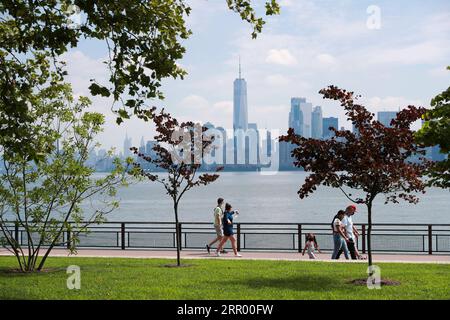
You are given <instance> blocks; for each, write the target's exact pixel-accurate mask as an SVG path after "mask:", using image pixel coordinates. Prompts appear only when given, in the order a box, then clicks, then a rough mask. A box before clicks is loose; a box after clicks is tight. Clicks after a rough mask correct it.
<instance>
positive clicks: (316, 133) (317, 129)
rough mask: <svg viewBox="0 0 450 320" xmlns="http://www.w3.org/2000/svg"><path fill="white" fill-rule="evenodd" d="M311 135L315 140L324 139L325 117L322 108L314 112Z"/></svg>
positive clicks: (317, 108)
mask: <svg viewBox="0 0 450 320" xmlns="http://www.w3.org/2000/svg"><path fill="white" fill-rule="evenodd" d="M311 129H312V130H311V131H312V132H311V134H312V138H314V139H322V136H323V116H322V107H320V106H317V107H315V108H314V110H313V112H312V119H311Z"/></svg>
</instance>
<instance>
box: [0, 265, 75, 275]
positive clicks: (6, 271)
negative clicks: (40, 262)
mask: <svg viewBox="0 0 450 320" xmlns="http://www.w3.org/2000/svg"><path fill="white" fill-rule="evenodd" d="M65 271H66V269H65V268H61V267H56V268H44V269H43V270H41V271H32V272H23V271H21V270H20V269H18V268H9V267H0V277H26V276H36V275H44V274H49V273H63V272H65Z"/></svg>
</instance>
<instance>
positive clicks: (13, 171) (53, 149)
mask: <svg viewBox="0 0 450 320" xmlns="http://www.w3.org/2000/svg"><path fill="white" fill-rule="evenodd" d="M50 74H51V75H53V76H50V78H51V79H53V81H50V83H47V85H45V86H42V87H41V88H40V90H37V91H36V92H30V96H29V97H28V100H27V115H28V117H29V119H30V120H29V121H28V123H27V124H26V129H27V130H31V132H32V133H33V139H34V141H33V146H35V147H36V148H37V149H38V150H41V151H42V152H40V153H41V155H40V157H41V161H38V162H36V161H34V160H33V158H32V157H29V156H28V155H27V154H26V152H21V153H18V152H16V150H15V146H16V143H12V142H11V139H15V137H10V136H6V135H0V155H1V157H2V167H3V168H2V170H1V173H0V229H1V233H0V235H1V236H0V240H1V244H2V245H3V246H4V247H5V248H7V249H8V250H9V251H11V252H12V253H13V254H14V255H15V256H16V258H17V263H18V266H19V268H20V270H21V271H23V272H31V271H40V270H42V268H43V267H44V264H45V262H46V259H47V257H48V255H49V254H50V252H51V250H52V249H53V248H54V247H55V246H60V245H67V246H69V248H70V250H71V252H75V251H76V245H77V243H78V241H79V240H78V239H79V238H78V235H79V234H80V233H81V232H86V230H87V229H86V228H87V226H88V225H89V224H91V223H100V222H102V221H103V220H104V219H105V214H107V213H109V212H111V211H112V210H114V209H115V208H117V206H118V203H117V202H116V201H115V200H114V195H115V192H116V187H117V186H119V185H122V184H126V183H127V180H126V176H125V174H126V171H127V167H129V166H130V165H131V159H128V162H127V164H124V163H122V162H121V161H120V160H119V159H115V169H114V170H113V171H112V172H111V173H109V174H108V175H106V176H105V177H103V178H94V177H93V173H94V168H91V167H89V166H87V164H86V161H87V160H88V157H89V154H90V152H91V151H92V149H93V148H95V147H96V146H97V144H96V142H95V138H96V135H97V134H98V133H99V132H101V130H102V125H103V123H104V117H103V115H102V114H99V113H93V112H85V109H86V108H88V106H89V104H90V101H89V100H88V99H87V98H83V97H80V98H79V99H78V100H74V98H73V97H72V91H71V88H70V86H69V85H67V84H64V83H60V82H57V81H56V79H55V77H57V75H56V74H55V73H50ZM3 115H4V114H2V118H4V117H3ZM24 130H25V128H24ZM13 142H14V141H13ZM94 196H95V200H96V201H93V202H92V203H93V204H92V208H91V209H90V210H92V212H91V213H89V214H88V215H85V214H84V212H83V210H82V204H83V203H85V201H86V200H88V199H92V198H93V197H94ZM16 226H17V227H18V228H20V229H21V230H22V232H23V237H22V240H20V239H19V238H20V237H19V238H18V237H17V235H16V234H15V227H16ZM68 234H70V237H68V236H67V235H68ZM69 239H70V240H69Z"/></svg>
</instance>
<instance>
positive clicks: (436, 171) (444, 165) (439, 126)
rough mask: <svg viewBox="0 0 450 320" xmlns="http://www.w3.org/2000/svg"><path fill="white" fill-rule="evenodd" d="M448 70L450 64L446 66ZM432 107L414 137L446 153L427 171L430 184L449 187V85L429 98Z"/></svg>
mask: <svg viewBox="0 0 450 320" xmlns="http://www.w3.org/2000/svg"><path fill="white" fill-rule="evenodd" d="M447 69H448V70H450V66H449V67H447ZM431 106H432V107H433V109H431V110H429V111H428V112H427V113H426V114H425V115H424V117H423V119H424V120H425V122H424V124H423V126H422V129H421V130H419V131H418V132H417V134H416V139H417V140H418V141H419V142H420V143H422V144H423V145H425V146H428V147H432V146H439V148H440V150H441V153H443V154H445V155H446V158H445V159H444V160H443V161H439V162H436V163H434V164H433V166H432V167H431V169H430V171H429V172H428V173H429V176H430V184H431V185H434V186H438V187H442V188H450V157H449V154H450V87H448V88H447V89H446V90H445V91H443V92H442V93H440V94H439V95H437V96H436V97H435V98H433V99H432V100H431Z"/></svg>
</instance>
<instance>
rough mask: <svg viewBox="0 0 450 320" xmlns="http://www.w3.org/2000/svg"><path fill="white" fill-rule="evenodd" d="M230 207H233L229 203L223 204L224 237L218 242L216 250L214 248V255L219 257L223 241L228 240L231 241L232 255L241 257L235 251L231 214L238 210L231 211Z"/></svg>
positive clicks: (236, 212)
mask: <svg viewBox="0 0 450 320" xmlns="http://www.w3.org/2000/svg"><path fill="white" fill-rule="evenodd" d="M232 209H233V207H232V206H231V204H229V203H227V204H226V205H225V212H224V214H223V218H222V226H223V235H224V237H223V238H222V240H221V241H220V244H219V246H218V247H217V250H216V255H217V256H218V257H220V251H221V250H222V248H223V246H224V245H225V243H226V242H227V241H228V240H230V241H231V246H232V247H233V252H234V255H235V256H236V257H242V256H241V255H240V254H239V253H238V251H237V247H236V238H235V237H234V232H233V216H234V215H235V214H236V215H237V214H239V212H238V211H231V210H232Z"/></svg>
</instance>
